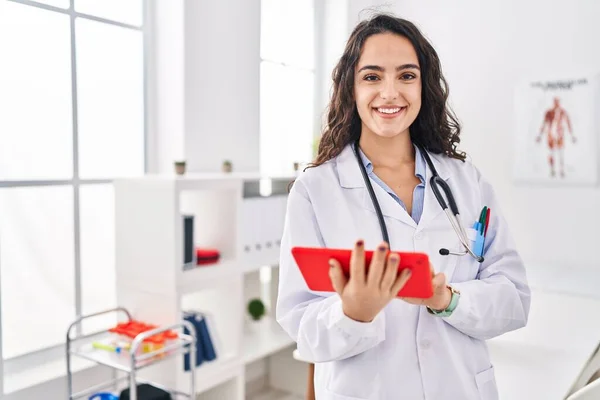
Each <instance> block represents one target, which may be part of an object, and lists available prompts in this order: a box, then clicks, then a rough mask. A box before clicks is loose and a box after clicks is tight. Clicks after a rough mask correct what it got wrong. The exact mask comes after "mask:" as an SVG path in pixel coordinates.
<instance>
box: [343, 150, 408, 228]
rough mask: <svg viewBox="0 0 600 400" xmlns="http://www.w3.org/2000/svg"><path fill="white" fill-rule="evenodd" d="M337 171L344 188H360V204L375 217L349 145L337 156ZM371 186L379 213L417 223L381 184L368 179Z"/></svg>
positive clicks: (367, 191) (373, 207) (406, 222)
mask: <svg viewBox="0 0 600 400" xmlns="http://www.w3.org/2000/svg"><path fill="white" fill-rule="evenodd" d="M336 162H337V171H338V175H339V179H340V185H341V186H342V187H343V188H346V189H357V190H362V192H363V193H362V206H363V208H365V209H367V210H369V211H371V212H372V213H373V214H374V216H375V217H376V215H377V214H376V211H375V206H374V205H373V201H372V200H371V196H370V194H369V190H368V188H367V186H366V185H365V182H364V180H363V177H362V172H361V170H360V167H359V165H358V161H357V159H356V155H355V153H354V150H353V148H352V146H351V145H348V146H346V147H345V148H344V150H343V151H342V152H341V153H340V155H339V156H338V158H337V161H336ZM370 182H371V186H372V187H373V193H374V194H375V196H376V198H377V201H378V202H379V207H380V208H381V213H382V214H383V215H384V216H386V217H390V218H394V219H396V220H398V221H401V222H404V223H405V224H408V225H410V226H412V227H414V228H416V226H417V224H416V223H415V221H414V220H413V219H412V218H411V217H410V215H408V213H407V212H406V210H404V208H402V206H401V205H400V204H398V203H397V202H396V201H395V200H394V199H393V198H392V196H390V194H389V193H387V192H386V191H385V190H384V189H383V188H382V187H381V186H379V185H378V184H377V182H374V181H373V180H372V179H370Z"/></svg>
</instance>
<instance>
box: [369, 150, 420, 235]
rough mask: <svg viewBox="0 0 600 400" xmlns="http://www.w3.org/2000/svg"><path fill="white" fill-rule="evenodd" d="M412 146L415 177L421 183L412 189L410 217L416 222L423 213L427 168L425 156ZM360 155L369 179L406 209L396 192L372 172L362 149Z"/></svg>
mask: <svg viewBox="0 0 600 400" xmlns="http://www.w3.org/2000/svg"><path fill="white" fill-rule="evenodd" d="M414 147H415V176H416V177H417V178H419V180H420V181H421V183H419V184H418V185H417V186H416V187H415V189H414V190H413V203H412V215H411V218H412V219H413V220H414V221H415V222H416V223H417V224H418V223H419V220H420V219H421V214H423V202H424V200H425V175H426V174H427V168H426V166H425V158H424V157H423V155H422V154H421V151H420V150H419V148H418V147H417V146H414ZM360 157H361V158H362V160H363V165H364V166H365V170H366V171H367V175H368V176H369V177H370V178H371V179H373V180H374V181H375V182H377V184H378V185H379V186H381V187H382V188H383V190H385V191H386V192H387V193H389V195H390V196H392V198H393V199H394V200H396V202H398V204H400V205H401V206H402V208H404V210H406V205H405V204H404V202H403V201H402V200H400V198H399V197H398V196H397V195H396V193H394V191H393V190H392V189H390V187H389V186H388V185H387V184H386V183H385V182H383V181H382V180H381V179H379V177H378V176H377V175H376V174H375V173H374V172H373V164H371V161H369V159H368V158H367V156H366V155H365V153H363V151H362V150H360Z"/></svg>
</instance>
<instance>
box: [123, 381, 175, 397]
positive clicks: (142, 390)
mask: <svg viewBox="0 0 600 400" xmlns="http://www.w3.org/2000/svg"><path fill="white" fill-rule="evenodd" d="M137 398H138V400H172V397H171V394H170V393H168V392H165V391H164V390H162V389H159V388H157V387H155V386H152V385H148V384H146V383H143V384H140V385H137ZM119 400H129V388H127V389H125V390H123V391H122V392H121V395H120V396H119Z"/></svg>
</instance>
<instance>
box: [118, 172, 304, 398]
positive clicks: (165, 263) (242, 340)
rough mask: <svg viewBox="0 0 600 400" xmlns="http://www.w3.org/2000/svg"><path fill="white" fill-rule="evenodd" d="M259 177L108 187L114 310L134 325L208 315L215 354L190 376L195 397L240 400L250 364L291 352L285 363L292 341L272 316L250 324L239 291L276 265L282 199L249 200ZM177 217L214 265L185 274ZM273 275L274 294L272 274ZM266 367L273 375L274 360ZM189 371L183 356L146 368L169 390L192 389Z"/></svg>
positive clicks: (155, 179)
mask: <svg viewBox="0 0 600 400" xmlns="http://www.w3.org/2000/svg"><path fill="white" fill-rule="evenodd" d="M291 179H292V178H289V179H288V178H286V179H284V180H283V181H289V180H291ZM258 180H259V177H257V176H252V175H236V174H226V175H225V174H215V175H188V176H185V177H174V176H146V177H143V178H133V179H120V180H117V181H116V182H115V217H116V266H117V297H118V304H119V305H120V306H123V307H126V308H128V309H129V310H131V312H132V313H133V314H134V318H137V319H140V320H143V321H145V322H150V323H156V324H166V323H174V322H176V321H179V320H180V319H181V317H182V315H183V312H184V311H187V310H194V311H202V312H205V313H207V314H208V315H210V318H211V321H212V323H211V327H212V328H211V329H212V330H213V332H211V334H213V335H215V341H218V345H217V351H218V353H219V354H218V355H217V359H216V360H214V361H210V362H205V363H203V364H202V365H200V366H199V367H198V368H197V370H196V374H197V376H196V386H197V390H198V392H199V393H202V396H201V397H200V398H207V399H208V398H217V397H219V396H222V395H223V394H224V393H226V394H227V397H220V398H223V399H225V400H229V399H232V400H241V399H243V398H244V388H243V384H244V382H245V380H244V374H245V367H246V365H247V364H249V363H252V362H255V361H257V360H260V359H263V358H265V357H269V356H271V355H273V354H276V353H278V352H282V351H283V354H285V352H286V351H287V350H286V349H287V348H288V347H289V351H288V353H289V358H290V359H291V358H292V350H293V346H292V345H293V342H292V340H291V339H290V338H289V337H288V336H287V334H285V333H284V332H283V330H282V329H281V328H280V327H279V325H278V324H277V323H276V321H275V320H274V319H273V315H267V317H265V319H263V320H262V321H260V322H259V323H250V322H249V318H248V316H247V311H246V304H247V301H248V298H249V297H250V296H254V294H251V293H246V291H252V290H254V289H251V288H252V287H255V286H256V284H255V283H249V280H250V282H251V280H252V279H259V276H260V274H259V273H258V270H259V269H260V267H262V266H268V267H269V268H271V267H276V266H277V264H278V260H279V243H280V242H279V240H280V238H281V234H282V229H283V223H284V215H285V207H286V201H287V195H286V194H285V193H282V191H281V190H279V192H277V193H275V191H274V193H273V194H272V195H271V196H269V197H262V196H260V195H257V194H256V193H254V194H252V193H250V194H249V193H247V192H252V191H251V190H247V187H252V185H254V183H253V182H256V181H258ZM283 181H282V182H283ZM254 186H256V185H254ZM280 186H281V185H280ZM183 215H193V216H194V242H195V245H196V246H198V247H205V248H216V249H218V250H219V251H220V254H221V258H220V260H219V261H218V262H217V263H216V264H213V265H204V266H197V267H195V268H191V269H184V263H183V248H184V232H183ZM271 275H272V276H274V277H275V280H274V281H273V282H271V285H273V286H274V287H276V285H277V281H276V279H277V276H278V274H277V273H274V274H271ZM267 292H268V293H271V294H272V293H276V290H274V289H273V288H271V290H270V291H267ZM270 300H272V299H270ZM288 362H289V361H288ZM268 365H269V366H270V367H271V368H273V362H271V363H268ZM187 373H189V372H187ZM187 373H186V372H184V371H183V359H182V357H177V358H174V359H172V360H166V361H165V362H164V363H161V365H160V366H157V368H154V369H152V370H148V371H145V374H146V376H147V377H149V378H153V379H154V378H158V379H155V380H156V381H158V382H161V381H162V382H164V383H165V384H168V385H170V386H175V387H184V385H187V384H188V383H189V379H188V377H187V376H186V374H187Z"/></svg>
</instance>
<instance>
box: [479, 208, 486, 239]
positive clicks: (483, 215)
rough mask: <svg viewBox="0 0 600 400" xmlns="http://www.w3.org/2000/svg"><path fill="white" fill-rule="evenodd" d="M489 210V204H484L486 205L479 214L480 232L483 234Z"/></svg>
mask: <svg viewBox="0 0 600 400" xmlns="http://www.w3.org/2000/svg"><path fill="white" fill-rule="evenodd" d="M487 210H488V208H487V206H484V207H483V208H482V209H481V213H480V214H479V227H480V228H479V229H480V230H479V232H480V233H481V234H483V229H484V226H483V225H484V224H485V217H486V215H487Z"/></svg>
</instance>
